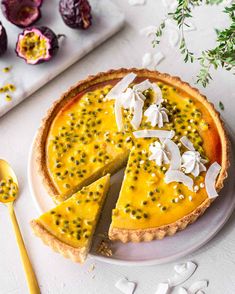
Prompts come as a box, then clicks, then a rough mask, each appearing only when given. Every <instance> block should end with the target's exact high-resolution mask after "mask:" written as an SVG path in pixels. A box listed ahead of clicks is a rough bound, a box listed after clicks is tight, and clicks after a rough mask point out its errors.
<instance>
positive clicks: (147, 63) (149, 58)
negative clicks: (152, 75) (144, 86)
mask: <svg viewBox="0 0 235 294" xmlns="http://www.w3.org/2000/svg"><path fill="white" fill-rule="evenodd" d="M152 62H153V55H152V54H151V53H150V52H146V53H145V54H144V55H143V57H142V67H144V68H149V69H151V65H152Z"/></svg>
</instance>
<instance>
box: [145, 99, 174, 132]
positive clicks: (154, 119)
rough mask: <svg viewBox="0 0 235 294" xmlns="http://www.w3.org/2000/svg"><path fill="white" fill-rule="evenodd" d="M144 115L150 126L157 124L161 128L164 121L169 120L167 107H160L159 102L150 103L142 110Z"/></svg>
mask: <svg viewBox="0 0 235 294" xmlns="http://www.w3.org/2000/svg"><path fill="white" fill-rule="evenodd" d="M144 115H145V116H146V117H147V120H146V121H147V122H150V123H151V126H152V127H155V126H156V125H157V126H158V127H159V128H162V127H163V126H164V122H169V119H168V115H167V109H166V108H165V107H161V104H160V105H157V104H152V105H150V106H149V108H148V109H147V110H146V111H145V112H144Z"/></svg>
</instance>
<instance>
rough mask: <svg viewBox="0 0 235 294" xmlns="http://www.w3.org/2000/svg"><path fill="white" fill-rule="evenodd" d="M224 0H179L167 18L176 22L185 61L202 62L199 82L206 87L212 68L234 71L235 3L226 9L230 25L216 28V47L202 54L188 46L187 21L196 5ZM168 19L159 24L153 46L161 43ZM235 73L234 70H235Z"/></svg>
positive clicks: (210, 77) (180, 48)
mask: <svg viewBox="0 0 235 294" xmlns="http://www.w3.org/2000/svg"><path fill="white" fill-rule="evenodd" d="M222 2H223V0H206V1H205V2H204V1H203V0H178V5H177V7H176V9H175V11H174V12H168V14H167V17H166V19H172V20H173V21H175V22H176V24H177V26H178V28H179V30H180V34H181V39H180V44H179V50H180V52H181V54H182V55H183V56H184V61H185V62H194V61H195V60H197V61H199V63H200V66H201V68H200V71H199V73H198V75H197V83H198V84H201V85H202V86H203V87H206V86H207V85H208V84H209V82H210V80H212V76H211V69H212V68H214V69H217V68H218V67H223V68H225V69H226V70H228V71H232V72H233V71H234V68H235V3H233V4H231V5H230V6H229V7H226V8H225V9H224V13H226V14H227V15H228V16H229V18H230V24H229V27H227V28H225V29H223V30H216V33H217V38H216V47H215V48H213V49H209V50H204V51H202V53H201V56H199V57H195V54H194V53H193V52H192V51H190V50H189V49H188V47H187V43H186V40H185V37H184V30H185V27H188V26H189V25H188V23H187V21H188V20H189V19H190V18H192V10H193V8H194V7H196V6H200V5H202V4H203V3H206V4H210V5H215V4H220V3H222ZM166 19H164V20H163V21H162V22H161V24H160V25H159V27H158V29H157V31H156V35H155V39H154V40H153V46H156V45H158V44H159V43H160V41H161V37H162V35H163V31H164V29H165V27H166ZM233 73H234V72H233Z"/></svg>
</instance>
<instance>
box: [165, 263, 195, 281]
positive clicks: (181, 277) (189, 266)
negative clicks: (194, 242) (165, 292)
mask: <svg viewBox="0 0 235 294" xmlns="http://www.w3.org/2000/svg"><path fill="white" fill-rule="evenodd" d="M196 268H197V265H196V264H195V263H194V262H192V261H188V262H187V263H186V267H185V270H184V271H182V272H181V273H176V274H175V275H174V276H173V277H172V278H169V279H168V283H169V285H170V287H175V286H177V285H180V284H182V283H184V282H185V281H187V280H188V279H189V278H190V277H191V276H192V275H193V273H194V272H195V270H196Z"/></svg>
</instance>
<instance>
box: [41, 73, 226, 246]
mask: <svg viewBox="0 0 235 294" xmlns="http://www.w3.org/2000/svg"><path fill="white" fill-rule="evenodd" d="M36 149H37V164H38V168H39V173H40V175H41V177H42V179H43V183H44V185H45V187H46V188H47V189H48V192H49V194H50V196H51V197H52V198H53V199H54V200H55V201H56V202H61V201H63V200H65V199H66V198H68V197H70V195H71V194H72V193H73V191H74V190H76V189H80V188H81V187H83V186H84V185H87V184H89V183H91V182H92V181H94V180H96V179H97V178H99V177H100V176H102V175H103V174H104V173H107V172H109V173H111V174H113V173H115V172H116V171H117V170H118V169H120V168H121V167H123V166H125V164H126V162H127V160H128V164H127V168H126V171H125V177H124V181H123V184H122V189H121V192H120V196H119V199H118V201H117V205H116V208H115V210H114V211H113V217H112V223H111V226H110V230H109V237H110V239H112V240H121V241H123V242H127V241H148V240H152V239H155V238H163V237H164V236H166V235H173V234H174V233H175V232H177V231H178V230H182V229H184V228H185V227H186V226H187V225H188V224H190V223H192V222H194V221H195V220H196V219H197V218H198V217H199V216H200V215H201V214H203V212H204V211H205V210H206V208H207V207H208V206H209V205H210V204H211V202H212V201H213V199H214V198H212V196H211V195H212V194H213V197H214V196H215V194H216V191H215V189H213V186H215V187H216V189H217V192H218V191H219V190H220V189H221V188H222V186H223V182H224V179H225V178H226V176H227V169H228V166H229V142H228V139H227V136H226V133H225V130H224V126H223V122H222V121H221V119H220V117H219V113H218V112H217V111H216V110H215V108H214V106H213V105H212V104H211V103H209V102H208V101H207V99H206V97H205V96H203V95H201V94H200V93H199V91H198V90H196V89H194V88H192V87H191V86H190V85H189V84H187V83H185V82H183V81H181V80H180V79H179V78H178V77H172V76H170V75H167V74H162V73H159V72H156V71H149V70H138V69H119V70H111V71H109V72H107V73H99V74H98V75H96V76H91V77H88V78H87V79H86V80H84V81H81V82H80V83H78V84H77V85H76V86H75V87H73V88H72V89H70V90H69V91H68V92H67V93H65V94H64V95H63V96H62V97H61V99H60V100H58V101H56V102H55V103H54V105H53V106H52V108H51V109H50V110H49V111H48V114H47V116H46V117H45V119H44V120H43V123H42V126H41V128H40V130H39V134H38V137H37V142H36ZM214 164H217V167H216V165H214ZM218 166H219V167H220V170H219V168H218ZM210 167H212V170H211V169H210ZM209 171H210V172H209ZM216 171H217V173H216ZM216 175H217V178H216ZM208 179H209V180H208ZM213 181H214V183H213ZM207 184H208V185H209V187H210V188H208V185H207Z"/></svg>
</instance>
